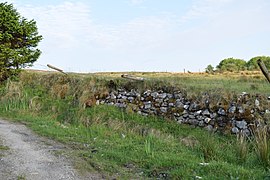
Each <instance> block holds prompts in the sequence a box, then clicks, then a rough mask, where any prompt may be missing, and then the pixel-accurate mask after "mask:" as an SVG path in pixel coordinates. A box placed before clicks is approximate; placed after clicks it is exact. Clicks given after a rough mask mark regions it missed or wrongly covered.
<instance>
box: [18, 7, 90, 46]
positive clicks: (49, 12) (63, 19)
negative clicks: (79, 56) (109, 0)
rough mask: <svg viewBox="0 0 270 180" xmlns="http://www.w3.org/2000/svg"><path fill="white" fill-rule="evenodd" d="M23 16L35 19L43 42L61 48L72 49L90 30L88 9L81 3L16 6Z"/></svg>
mask: <svg viewBox="0 0 270 180" xmlns="http://www.w3.org/2000/svg"><path fill="white" fill-rule="evenodd" d="M18 8H19V9H20V11H21V14H22V15H23V16H26V17H28V18H29V19H31V18H32V17H34V18H35V20H36V21H37V24H38V28H39V31H40V33H41V34H42V35H43V36H44V41H50V40H52V41H53V44H54V46H56V47H61V48H69V47H74V46H75V45H77V43H79V42H78V41H79V40H81V38H80V37H81V36H84V35H85V33H87V32H88V31H89V30H90V29H91V16H90V9H89V8H88V7H87V6H86V5H85V4H83V3H80V2H77V3H72V2H64V3H62V4H59V5H56V6H52V5H48V6H40V7H36V6H35V7H34V6H31V5H20V4H19V5H18Z"/></svg>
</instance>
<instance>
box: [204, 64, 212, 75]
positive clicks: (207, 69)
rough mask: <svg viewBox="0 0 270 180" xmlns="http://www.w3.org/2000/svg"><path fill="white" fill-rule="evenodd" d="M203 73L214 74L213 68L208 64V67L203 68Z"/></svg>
mask: <svg viewBox="0 0 270 180" xmlns="http://www.w3.org/2000/svg"><path fill="white" fill-rule="evenodd" d="M205 72H206V73H210V74H212V73H213V72H214V67H213V66H212V65H211V64H209V65H208V66H207V67H206V68H205Z"/></svg>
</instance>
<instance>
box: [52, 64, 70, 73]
mask: <svg viewBox="0 0 270 180" xmlns="http://www.w3.org/2000/svg"><path fill="white" fill-rule="evenodd" d="M47 66H48V67H49V68H51V69H54V70H56V71H58V72H60V73H63V74H65V75H67V73H65V72H64V71H63V70H62V69H59V68H57V67H55V66H53V65H50V64H47Z"/></svg>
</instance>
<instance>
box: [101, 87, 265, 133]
mask: <svg viewBox="0 0 270 180" xmlns="http://www.w3.org/2000/svg"><path fill="white" fill-rule="evenodd" d="M228 101H230V103H229V105H227V106H224V105H222V104H213V102H214V100H211V97H210V96H208V95H207V94H206V95H205V97H204V98H201V99H200V101H198V100H197V99H188V98H187V97H186V95H185V93H182V92H181V91H174V92H165V91H163V90H157V91H156V90H146V91H144V92H142V93H139V92H138V91H136V90H134V89H132V90H130V91H127V90H125V89H118V90H117V91H112V92H110V93H109V95H108V96H107V97H106V98H104V99H99V100H98V103H99V104H108V105H114V106H117V107H119V108H130V109H132V110H133V111H134V112H137V113H138V114H141V115H143V116H149V115H156V116H161V117H165V118H170V119H174V120H175V121H177V122H178V123H179V124H189V125H191V126H194V127H202V128H205V129H207V130H209V131H222V132H226V133H228V132H229V133H233V134H237V133H239V132H243V133H245V134H247V135H251V133H252V128H254V127H256V126H259V125H261V124H264V123H267V120H270V106H269V104H270V97H253V96H250V95H249V94H247V93H245V92H243V93H242V94H240V95H238V96H237V97H236V98H235V99H231V100H228ZM215 103H216V102H215ZM261 103H264V105H263V106H262V104H261ZM267 103H268V104H267ZM268 118H269V119H268Z"/></svg>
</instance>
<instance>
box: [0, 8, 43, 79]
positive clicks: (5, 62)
mask: <svg viewBox="0 0 270 180" xmlns="http://www.w3.org/2000/svg"><path fill="white" fill-rule="evenodd" d="M41 40H42V36H40V35H38V31H37V26H36V22H35V21H34V20H30V21H28V20H27V19H26V18H24V17H21V16H20V14H19V13H18V12H17V10H16V9H15V8H14V7H13V5H12V4H7V3H0V81H1V80H5V79H7V78H8V77H9V76H10V75H14V74H17V73H18V72H19V70H20V69H21V68H24V67H27V66H31V65H32V64H33V63H34V62H35V61H36V60H37V59H38V57H39V56H40V54H41V51H40V50H39V49H37V48H36V47H37V45H38V43H39V42H40V41H41Z"/></svg>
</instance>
